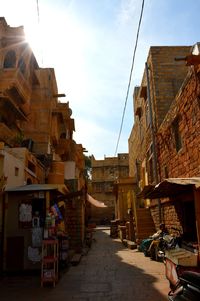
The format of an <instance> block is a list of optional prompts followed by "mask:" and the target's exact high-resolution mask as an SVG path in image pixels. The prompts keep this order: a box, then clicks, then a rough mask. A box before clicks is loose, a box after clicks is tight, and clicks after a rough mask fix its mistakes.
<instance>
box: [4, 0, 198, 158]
mask: <svg viewBox="0 0 200 301" xmlns="http://www.w3.org/2000/svg"><path fill="white" fill-rule="evenodd" d="M37 3H38V5H37ZM141 6H142V0H38V1H37V0H18V1H17V0H0V7H1V17H5V19H6V21H7V23H8V25H10V26H11V27H15V26H16V27H17V26H24V31H25V34H26V38H27V40H28V42H29V44H30V46H31V48H32V50H33V53H34V54H35V56H36V58H37V61H38V63H39V66H40V67H47V68H48V67H49V68H54V69H55V74H56V79H57V85H58V92H59V93H65V94H66V97H65V98H62V99H60V100H61V101H64V102H67V101H69V106H70V108H71V109H72V112H73V113H72V118H74V119H75V129H76V131H75V133H74V140H75V141H76V143H81V144H82V145H83V147H84V148H85V149H86V150H87V151H88V153H87V155H94V157H95V159H104V157H113V156H114V155H115V151H116V146H117V141H118V137H119V131H120V126H121V121H122V114H123V110H124V106H125V102H126V94H127V88H128V82H129V76H130V71H131V64H132V57H133V51H134V47H135V41H136V34H137V28H138V22H139V17H140V12H141ZM199 12H200V0H190V1H188V0H146V1H145V4H144V11H143V18H142V22H141V27H140V33H139V39H138V45H137V51H136V56H135V62H134V67H133V73H132V79H131V86H130V91H129V96H128V99H127V104H126V110H125V116H124V122H123V127H122V132H121V136H120V140H119V144H118V148H117V153H127V152H128V138H129V136H130V133H131V129H132V127H133V124H134V117H133V97H132V95H133V89H134V87H135V86H138V85H140V83H141V80H142V75H143V72H144V67H145V61H146V59H147V55H148V51H149V48H150V46H167V45H172V46H173V45H194V44H195V43H196V42H199V41H200V18H199Z"/></svg>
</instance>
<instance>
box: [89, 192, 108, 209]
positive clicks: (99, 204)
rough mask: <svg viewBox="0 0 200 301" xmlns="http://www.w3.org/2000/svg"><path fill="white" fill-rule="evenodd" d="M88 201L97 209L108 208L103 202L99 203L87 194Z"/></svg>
mask: <svg viewBox="0 0 200 301" xmlns="http://www.w3.org/2000/svg"><path fill="white" fill-rule="evenodd" d="M87 200H88V202H89V203H90V204H92V205H93V206H95V207H99V208H105V207H107V206H106V205H105V204H104V203H103V202H99V201H97V200H95V199H94V198H93V197H92V196H91V195H89V194H87Z"/></svg>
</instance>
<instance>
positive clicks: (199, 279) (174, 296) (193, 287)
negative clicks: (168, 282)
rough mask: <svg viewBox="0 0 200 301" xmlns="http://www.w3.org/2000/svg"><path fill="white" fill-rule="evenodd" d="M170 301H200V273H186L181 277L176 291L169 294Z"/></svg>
mask: <svg viewBox="0 0 200 301" xmlns="http://www.w3.org/2000/svg"><path fill="white" fill-rule="evenodd" d="M168 300H169V301H198V300H200V273H197V272H192V271H185V272H183V273H182V275H181V276H180V277H179V281H178V283H177V285H176V288H175V289H174V290H171V291H170V292H169V294H168Z"/></svg>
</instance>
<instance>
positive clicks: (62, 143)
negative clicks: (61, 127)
mask: <svg viewBox="0 0 200 301" xmlns="http://www.w3.org/2000/svg"><path fill="white" fill-rule="evenodd" d="M70 144H71V140H70V139H65V138H63V139H62V138H61V139H59V140H58V144H57V146H56V147H55V152H56V154H58V155H64V154H65V153H68V152H69V151H70Z"/></svg>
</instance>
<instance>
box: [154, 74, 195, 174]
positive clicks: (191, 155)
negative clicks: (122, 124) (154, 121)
mask: <svg viewBox="0 0 200 301" xmlns="http://www.w3.org/2000/svg"><path fill="white" fill-rule="evenodd" d="M199 93H200V81H199V77H198V76H195V75H194V73H192V74H190V75H188V77H187V79H186V82H185V85H184V86H183V88H182V90H181V91H180V93H179V95H178V97H177V98H176V99H175V101H174V103H173V105H172V107H171V110H170V111H169V113H168V114H167V116H166V118H165V120H164V122H163V123H162V126H161V127H160V129H159V131H158V137H157V141H158V159H159V165H160V166H161V168H160V178H161V179H163V178H164V177H165V174H164V169H163V168H162V167H163V166H166V167H167V170H168V176H169V177H174V178H175V177H198V176H200V169H199V166H200V152H199V150H200V149H199V145H200V101H199V96H198V95H199ZM177 116H178V117H179V132H180V136H181V141H182V147H181V149H180V150H179V151H178V152H177V151H176V148H175V137H174V134H173V130H172V124H173V121H174V120H175V118H177Z"/></svg>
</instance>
